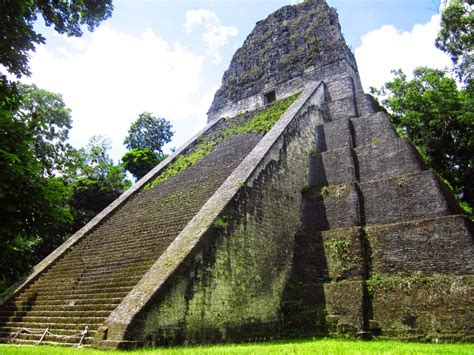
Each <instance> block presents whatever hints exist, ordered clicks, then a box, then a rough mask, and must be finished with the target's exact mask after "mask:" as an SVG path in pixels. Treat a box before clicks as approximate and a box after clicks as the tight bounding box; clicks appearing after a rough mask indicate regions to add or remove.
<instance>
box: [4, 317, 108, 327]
mask: <svg viewBox="0 0 474 355" xmlns="http://www.w3.org/2000/svg"><path fill="white" fill-rule="evenodd" d="M105 318H107V317H80V316H63V317H55V316H30V315H28V316H24V317H14V316H13V317H6V316H1V315H0V324H8V323H22V324H23V323H25V322H26V323H49V324H53V323H54V324H64V323H67V324H84V325H87V324H99V323H102V322H103V321H104V320H105Z"/></svg>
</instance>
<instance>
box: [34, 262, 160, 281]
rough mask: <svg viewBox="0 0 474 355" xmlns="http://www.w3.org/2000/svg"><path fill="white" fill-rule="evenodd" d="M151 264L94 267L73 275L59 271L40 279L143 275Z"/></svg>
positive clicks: (54, 279)
mask: <svg viewBox="0 0 474 355" xmlns="http://www.w3.org/2000/svg"><path fill="white" fill-rule="evenodd" d="M150 266H151V263H150V262H148V263H143V264H141V265H137V266H129V267H127V268H119V269H112V270H104V269H103V268H101V269H99V268H97V269H94V270H87V272H83V273H82V274H80V275H76V274H71V275H60V274H58V273H45V274H44V275H42V276H41V277H40V278H39V279H38V281H40V282H44V283H47V282H61V281H62V280H64V279H70V280H74V282H75V280H77V279H79V278H80V279H81V280H89V279H90V280H93V279H97V280H102V279H107V278H109V277H117V275H121V276H123V277H135V276H137V275H141V274H143V273H145V272H146V270H148V269H149V268H150Z"/></svg>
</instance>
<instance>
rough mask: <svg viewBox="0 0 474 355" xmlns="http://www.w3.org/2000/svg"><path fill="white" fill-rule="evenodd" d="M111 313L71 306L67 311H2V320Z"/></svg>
mask: <svg viewBox="0 0 474 355" xmlns="http://www.w3.org/2000/svg"><path fill="white" fill-rule="evenodd" d="M109 314H110V311H108V310H100V309H96V310H89V311H79V310H76V309H74V308H73V307H71V309H69V310H66V311H49V310H48V311H37V310H28V311H13V312H12V311H5V310H1V311H0V320H1V319H5V318H8V319H16V318H21V317H69V316H71V317H107V316H108V315H109Z"/></svg>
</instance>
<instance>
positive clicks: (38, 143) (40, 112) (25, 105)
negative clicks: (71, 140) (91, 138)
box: [15, 84, 72, 176]
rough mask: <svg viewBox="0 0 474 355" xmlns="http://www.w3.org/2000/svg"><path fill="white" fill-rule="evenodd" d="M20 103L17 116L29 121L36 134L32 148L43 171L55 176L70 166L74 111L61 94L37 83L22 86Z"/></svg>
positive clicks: (24, 121)
mask: <svg viewBox="0 0 474 355" xmlns="http://www.w3.org/2000/svg"><path fill="white" fill-rule="evenodd" d="M19 92H20V97H21V99H20V105H19V109H18V110H17V111H16V113H15V118H16V119H17V120H18V121H20V122H22V123H23V124H25V125H26V126H27V127H28V129H29V131H30V133H31V134H32V137H33V143H32V144H31V149H32V151H33V154H34V156H35V157H36V159H37V160H38V161H40V163H41V168H42V172H43V174H47V175H49V176H52V175H53V173H54V172H58V171H62V170H63V169H65V168H66V166H67V165H68V163H69V162H68V157H69V151H70V150H71V149H72V147H71V146H70V145H69V144H68V143H67V140H68V135H69V130H70V129H71V127H72V119H71V110H70V109H69V108H67V107H66V104H65V103H64V101H63V98H62V96H61V95H60V94H56V93H52V92H49V91H46V90H42V89H40V88H38V87H37V86H36V85H23V84H20V85H19Z"/></svg>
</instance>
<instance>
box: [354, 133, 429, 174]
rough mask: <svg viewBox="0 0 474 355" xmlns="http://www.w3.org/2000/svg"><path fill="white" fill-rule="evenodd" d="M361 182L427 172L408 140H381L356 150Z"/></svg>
mask: <svg viewBox="0 0 474 355" xmlns="http://www.w3.org/2000/svg"><path fill="white" fill-rule="evenodd" d="M354 152H355V158H356V161H357V170H358V176H359V181H360V182H367V181H371V180H379V179H388V178H392V177H397V176H400V175H406V174H412V173H417V172H421V171H423V170H425V169H426V168H425V165H424V163H423V162H422V160H421V158H420V156H419V154H418V152H417V151H416V149H415V147H414V146H413V145H412V144H411V143H410V142H409V141H408V140H406V139H399V138H395V139H389V140H380V141H375V142H372V143H371V144H367V145H365V146H363V147H359V148H355V149H354Z"/></svg>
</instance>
